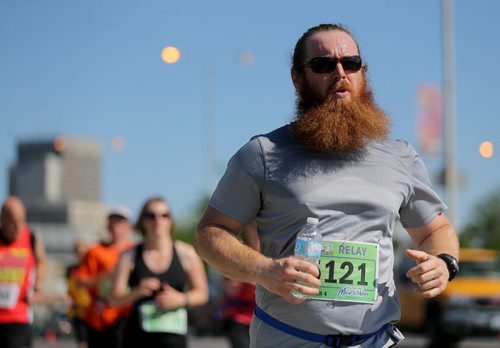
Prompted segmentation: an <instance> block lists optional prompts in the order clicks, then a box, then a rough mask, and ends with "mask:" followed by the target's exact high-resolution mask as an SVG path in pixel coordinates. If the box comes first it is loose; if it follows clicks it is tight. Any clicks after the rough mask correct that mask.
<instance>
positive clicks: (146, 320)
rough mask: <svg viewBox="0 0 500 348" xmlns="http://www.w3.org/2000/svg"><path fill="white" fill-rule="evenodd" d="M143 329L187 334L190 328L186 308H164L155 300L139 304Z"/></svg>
mask: <svg viewBox="0 0 500 348" xmlns="http://www.w3.org/2000/svg"><path fill="white" fill-rule="evenodd" d="M139 313H140V319H141V326H142V329H143V330H144V331H146V332H165V333H174V334H179V335H185V334H186V333H187V328H188V325H187V324H188V318H187V311H186V308H177V309H172V310H168V309H163V308H159V307H158V306H157V305H156V303H154V302H152V301H151V302H146V303H143V304H141V305H140V306H139Z"/></svg>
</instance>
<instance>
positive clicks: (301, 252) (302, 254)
mask: <svg viewBox="0 0 500 348" xmlns="http://www.w3.org/2000/svg"><path fill="white" fill-rule="evenodd" d="M318 223H319V220H318V219H317V218H314V217H308V218H307V222H306V225H305V226H304V227H303V228H302V229H301V230H300V231H299V233H298V234H297V240H296V241H295V252H294V255H295V256H296V257H297V258H300V259H302V260H306V261H309V262H310V263H312V264H313V265H315V266H318V263H319V258H320V256H321V248H322V245H323V243H322V242H323V238H322V237H321V233H320V232H319V229H318ZM304 285H307V284H304ZM292 295H294V296H295V297H298V298H306V297H307V296H306V295H304V294H302V293H301V292H298V291H295V290H292Z"/></svg>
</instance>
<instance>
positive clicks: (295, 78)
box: [290, 69, 304, 92]
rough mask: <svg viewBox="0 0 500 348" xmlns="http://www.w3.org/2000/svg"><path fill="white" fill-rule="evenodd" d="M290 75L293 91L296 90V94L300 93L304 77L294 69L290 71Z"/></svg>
mask: <svg viewBox="0 0 500 348" xmlns="http://www.w3.org/2000/svg"><path fill="white" fill-rule="evenodd" d="M290 74H291V75H292V82H293V85H294V86H295V89H296V90H297V92H300V91H301V90H302V86H303V84H304V75H303V74H302V73H301V72H299V71H297V70H295V69H292V70H291V71H290Z"/></svg>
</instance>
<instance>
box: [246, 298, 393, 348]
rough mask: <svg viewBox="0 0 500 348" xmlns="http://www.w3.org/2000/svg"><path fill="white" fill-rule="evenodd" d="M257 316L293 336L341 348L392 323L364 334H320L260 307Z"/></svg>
mask: <svg viewBox="0 0 500 348" xmlns="http://www.w3.org/2000/svg"><path fill="white" fill-rule="evenodd" d="M255 316H256V317H257V318H259V319H260V320H262V321H263V322H264V323H266V324H268V325H269V326H272V327H274V328H275V329H278V330H280V331H283V332H286V333H287V334H290V335H292V336H295V337H298V338H301V339H303V340H306V341H312V342H319V343H323V344H325V345H326V346H328V347H336V348H340V347H341V346H342V345H355V344H360V343H362V342H363V341H365V340H367V339H368V338H370V337H372V336H375V335H377V334H379V333H380V332H382V331H384V330H385V329H387V328H388V327H389V326H390V325H391V324H389V323H387V324H385V325H384V326H382V327H381V328H380V329H378V330H377V331H375V332H372V333H369V334H363V335H320V334H315V333H313V332H309V331H304V330H301V329H298V328H296V327H293V326H290V325H288V324H285V323H284V322H282V321H279V320H278V319H275V318H273V317H272V316H270V315H269V314H267V313H266V312H264V311H263V310H262V309H261V308H260V307H256V308H255Z"/></svg>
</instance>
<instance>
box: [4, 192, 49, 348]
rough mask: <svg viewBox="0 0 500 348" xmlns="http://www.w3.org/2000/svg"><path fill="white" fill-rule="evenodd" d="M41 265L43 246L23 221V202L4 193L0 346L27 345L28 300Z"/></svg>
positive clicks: (38, 286)
mask: <svg viewBox="0 0 500 348" xmlns="http://www.w3.org/2000/svg"><path fill="white" fill-rule="evenodd" d="M45 266H46V256H45V248H44V246H43V244H42V240H41V239H40V238H39V237H38V236H36V235H32V234H31V232H30V230H29V228H28V226H27V225H26V210H25V208H24V205H23V203H22V202H21V200H20V199H19V198H17V197H8V198H7V199H6V200H5V202H4V204H3V205H2V210H1V215H0V347H2V348H21V347H30V346H31V322H32V308H31V304H32V302H33V300H34V298H35V296H38V295H39V294H40V293H41V282H42V277H43V274H44V271H45Z"/></svg>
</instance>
